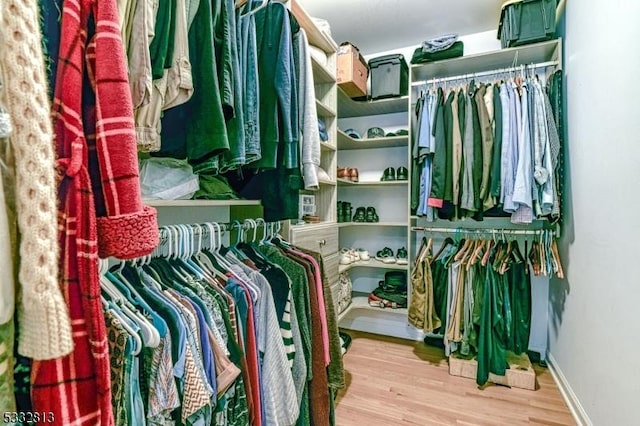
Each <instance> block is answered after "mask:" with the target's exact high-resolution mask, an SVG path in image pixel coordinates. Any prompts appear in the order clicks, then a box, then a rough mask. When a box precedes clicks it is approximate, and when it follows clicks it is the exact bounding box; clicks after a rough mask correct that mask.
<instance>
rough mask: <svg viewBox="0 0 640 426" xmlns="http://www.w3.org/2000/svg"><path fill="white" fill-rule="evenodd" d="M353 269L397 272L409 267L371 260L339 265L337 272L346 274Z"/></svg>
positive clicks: (406, 269)
mask: <svg viewBox="0 0 640 426" xmlns="http://www.w3.org/2000/svg"><path fill="white" fill-rule="evenodd" d="M353 268H374V269H389V270H391V269H393V270H399V271H408V270H409V265H408V264H407V265H399V264H397V263H384V262H381V261H379V260H377V259H373V258H371V259H370V260H368V261H363V260H359V261H357V262H353V263H350V264H349V265H340V266H339V268H338V271H339V272H340V273H342V272H347V271H349V270H351V269H353Z"/></svg>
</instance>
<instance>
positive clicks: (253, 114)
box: [238, 0, 262, 164]
mask: <svg viewBox="0 0 640 426" xmlns="http://www.w3.org/2000/svg"><path fill="white" fill-rule="evenodd" d="M260 4H262V2H261V1H258V2H257V1H255V0H249V1H248V2H247V4H246V6H245V9H244V10H243V11H242V13H241V14H240V15H239V16H238V20H239V22H238V29H239V31H238V34H239V36H238V37H239V41H238V45H239V46H241V51H240V73H241V74H242V93H243V95H244V96H243V98H242V102H243V110H244V142H245V155H246V164H251V163H253V162H254V161H257V160H259V159H260V158H262V151H261V148H260V128H259V120H260V106H259V100H260V96H259V95H260V88H259V84H258V46H257V44H256V21H255V17H254V16H253V14H250V15H246V13H248V11H249V10H251V9H253V8H254V7H256V5H260ZM239 13H240V12H239ZM243 13H244V15H243Z"/></svg>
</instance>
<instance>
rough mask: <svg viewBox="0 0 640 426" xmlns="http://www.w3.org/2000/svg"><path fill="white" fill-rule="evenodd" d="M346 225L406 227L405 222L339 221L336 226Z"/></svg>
mask: <svg viewBox="0 0 640 426" xmlns="http://www.w3.org/2000/svg"><path fill="white" fill-rule="evenodd" d="M348 226H379V227H385V226H386V227H405V228H406V227H407V226H409V225H408V224H407V222H340V223H338V228H346V227H348Z"/></svg>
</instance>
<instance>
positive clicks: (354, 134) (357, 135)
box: [344, 129, 360, 139]
mask: <svg viewBox="0 0 640 426" xmlns="http://www.w3.org/2000/svg"><path fill="white" fill-rule="evenodd" d="M344 132H345V133H346V134H347V135H349V136H351V137H352V138H354V139H360V133H358V132H357V131H355V130H354V129H347V130H345V131H344Z"/></svg>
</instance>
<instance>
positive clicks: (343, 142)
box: [338, 129, 409, 150]
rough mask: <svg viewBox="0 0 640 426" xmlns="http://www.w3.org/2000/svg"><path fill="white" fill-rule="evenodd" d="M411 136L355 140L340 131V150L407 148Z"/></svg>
mask: <svg viewBox="0 0 640 426" xmlns="http://www.w3.org/2000/svg"><path fill="white" fill-rule="evenodd" d="M408 144H409V136H388V137H384V138H372V139H367V138H365V139H355V138H352V137H351V136H349V135H347V134H346V133H345V132H343V131H342V130H340V129H338V149H340V150H351V149H376V148H394V147H398V146H400V147H401V146H407V145H408Z"/></svg>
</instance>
